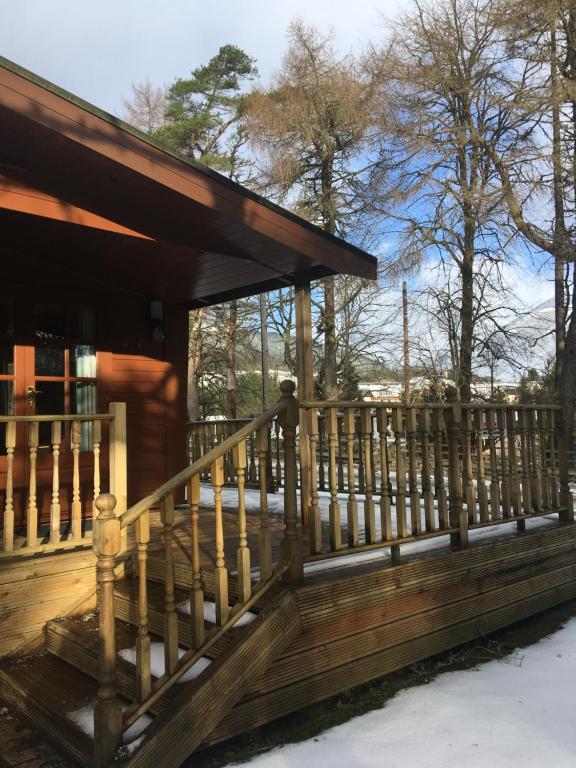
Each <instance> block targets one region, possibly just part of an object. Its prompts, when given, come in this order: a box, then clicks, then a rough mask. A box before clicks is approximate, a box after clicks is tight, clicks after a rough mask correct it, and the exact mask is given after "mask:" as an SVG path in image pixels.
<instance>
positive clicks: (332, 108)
mask: <svg viewBox="0 0 576 768" xmlns="http://www.w3.org/2000/svg"><path fill="white" fill-rule="evenodd" d="M288 38H289V46H288V51H287V53H286V55H285V56H284V59H283V62H282V67H281V70H280V72H279V74H278V75H277V76H276V77H275V79H274V81H273V83H272V85H271V87H270V88H269V89H267V90H265V91H264V90H259V91H255V92H254V93H253V94H252V95H251V97H250V98H249V99H248V101H247V103H246V112H245V115H244V119H245V123H246V126H247V128H248V131H249V134H250V138H251V141H252V144H253V147H254V149H255V151H256V152H257V153H258V155H259V159H260V163H261V166H262V171H263V176H262V185H263V189H264V191H268V192H270V193H272V194H273V195H275V196H276V198H277V199H278V200H280V201H281V202H283V203H284V204H287V205H289V206H290V207H291V208H292V209H293V210H295V211H296V212H297V213H298V214H300V215H302V216H304V217H305V218H307V219H309V220H310V221H312V222H314V223H315V224H317V225H318V226H320V227H322V228H323V229H324V230H325V231H326V232H328V233H329V234H331V235H336V234H338V235H340V236H344V237H345V236H347V235H348V234H349V233H350V232H351V231H352V228H353V227H355V226H357V224H358V222H359V221H360V220H361V218H362V213H363V211H362V209H361V207H360V206H359V205H358V187H359V185H360V184H361V180H362V177H363V174H364V173H365V170H366V167H365V165H366V158H365V154H366V152H367V150H368V144H369V137H370V128H371V126H372V103H373V102H372V96H373V90H372V82H371V80H370V79H369V78H367V77H366V76H365V74H364V73H363V72H362V71H361V69H360V67H359V66H358V64H357V62H356V61H355V60H354V58H353V57H352V56H350V55H348V56H343V57H340V56H338V54H337V52H336V50H335V48H334V45H333V40H332V37H331V36H330V35H328V36H323V35H322V34H320V32H319V31H318V30H316V29H314V28H311V27H306V26H305V25H304V24H303V23H302V22H301V21H294V22H293V23H292V24H291V26H290V29H289V33H288ZM335 290H336V289H335V284H334V280H333V279H332V278H326V279H324V281H323V294H324V295H323V300H322V303H321V305H319V308H320V328H321V332H322V335H323V339H324V352H323V356H322V376H321V378H322V380H323V382H324V388H325V396H326V397H328V398H334V397H336V396H337V369H338V350H337V319H336V316H337V308H336V296H335Z"/></svg>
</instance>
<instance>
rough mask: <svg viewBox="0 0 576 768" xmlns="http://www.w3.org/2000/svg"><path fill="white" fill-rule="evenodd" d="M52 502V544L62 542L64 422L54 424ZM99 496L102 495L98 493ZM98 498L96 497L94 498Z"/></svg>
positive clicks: (52, 437) (54, 422)
mask: <svg viewBox="0 0 576 768" xmlns="http://www.w3.org/2000/svg"><path fill="white" fill-rule="evenodd" d="M51 439H52V502H51V504H50V543H51V544H57V543H58V542H59V541H60V466H59V465H60V443H61V442H62V422H61V421H53V422H52V436H51ZM98 495H100V494H99V493H98ZM94 498H96V496H95V497H94Z"/></svg>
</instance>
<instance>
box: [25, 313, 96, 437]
mask: <svg viewBox="0 0 576 768" xmlns="http://www.w3.org/2000/svg"><path fill="white" fill-rule="evenodd" d="M35 337H36V342H35V364H34V367H35V391H36V394H35V399H36V413H37V414H56V413H67V414H73V413H78V414H82V413H95V412H96V408H97V403H96V346H95V340H96V321H95V314H94V311H93V310H91V309H69V308H65V307H60V306H57V305H48V304H41V305H38V306H37V307H36V316H35ZM91 440H92V435H91V425H90V424H83V425H82V440H81V446H80V447H81V450H88V449H89V448H90V446H91ZM40 442H41V444H42V445H48V444H49V442H50V425H49V424H41V425H40Z"/></svg>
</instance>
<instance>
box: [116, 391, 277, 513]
mask: <svg viewBox="0 0 576 768" xmlns="http://www.w3.org/2000/svg"><path fill="white" fill-rule="evenodd" d="M286 407H287V403H286V401H285V400H280V401H279V402H278V403H277V404H276V405H275V406H274V408H271V409H270V410H269V411H266V413H262V414H260V416H257V417H256V418H255V419H252V421H250V422H249V423H248V424H246V425H245V426H243V427H242V428H241V429H239V430H238V431H237V432H235V433H234V434H233V435H231V436H230V437H228V438H226V440H223V441H222V442H221V443H220V444H219V445H217V446H215V447H214V448H212V449H211V450H210V451H208V453H205V454H204V456H202V457H201V458H200V459H198V460H197V461H195V462H194V463H193V464H191V465H190V466H189V467H186V468H185V469H183V470H182V471H181V472H179V473H178V474H177V475H174V477H171V478H170V480H167V481H166V482H165V483H163V484H162V485H160V486H159V487H158V488H156V490H155V491H152V493H150V494H149V495H148V496H146V497H145V498H143V499H141V500H140V501H139V502H137V503H136V504H134V505H133V506H132V507H130V509H127V510H126V512H124V514H122V515H120V517H119V520H120V525H121V527H122V528H125V527H126V526H127V525H131V524H132V523H134V522H135V521H136V520H137V519H138V518H139V517H140V516H141V515H142V514H144V512H146V511H147V510H149V509H150V507H153V506H154V505H156V504H159V503H160V502H161V501H162V499H163V498H164V497H165V496H168V495H169V494H170V493H174V492H175V491H177V490H178V488H180V486H181V485H183V484H184V483H185V482H187V481H188V480H190V478H192V477H194V475H197V474H199V473H200V472H203V471H204V470H206V469H208V468H209V467H210V466H211V465H212V464H213V463H214V462H215V461H216V459H219V458H220V456H223V455H224V454H225V453H226V452H227V451H229V450H231V449H232V448H234V446H235V445H237V444H238V443H239V442H241V441H242V440H243V439H244V438H246V437H248V435H250V434H251V433H252V432H256V431H257V430H259V429H260V428H261V427H263V426H264V425H265V424H267V423H268V422H269V421H271V420H272V419H273V418H274V417H275V416H278V415H279V414H281V413H283V412H284V411H285V410H286Z"/></svg>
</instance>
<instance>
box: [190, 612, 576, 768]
mask: <svg viewBox="0 0 576 768" xmlns="http://www.w3.org/2000/svg"><path fill="white" fill-rule="evenodd" d="M574 616H576V600H572V601H570V602H568V603H564V604H562V605H560V606H557V607H555V608H551V609H549V610H548V611H544V612H543V613H540V614H538V615H537V616H533V617H531V618H529V619H525V620H524V621H521V622H518V623H517V624H513V625H512V626H509V627H506V628H505V629H502V630H499V631H498V632H494V633H492V634H490V635H489V636H486V637H482V638H479V639H478V640H474V641H472V642H470V643H466V644H464V645H461V646H458V647H457V648H454V649H452V650H450V651H446V652H444V653H441V654H438V655H437V656H433V657H431V658H429V659H426V660H425V661H421V662H418V663H416V664H413V665H412V666H410V667H406V668H405V669H402V670H400V671H398V672H394V673H392V674H389V675H385V676H384V677H381V678H379V679H378V680H375V681H373V682H371V683H368V684H366V685H362V686H359V687H357V688H353V689H352V690H350V691H346V692H345V693H342V694H339V695H337V696H333V697H332V698H330V699H327V700H326V701H324V702H322V703H320V704H315V705H313V706H310V707H307V708H306V709H302V710H300V711H299V712H295V713H294V714H292V715H288V716H286V717H283V718H280V719H279V720H276V721H274V722H272V723H269V724H268V725H265V726H261V727H260V728H258V729H257V730H255V731H252V732H250V733H246V734H243V735H242V736H238V737H236V738H235V739H231V740H229V741H227V742H224V743H223V744H219V745H216V746H215V747H211V748H210V749H207V750H204V751H203V752H198V753H196V754H195V755H194V756H193V757H192V758H190V760H189V761H187V762H186V763H184V766H188V768H220V767H221V766H225V765H228V764H230V763H243V762H246V761H248V760H250V759H251V758H252V757H255V756H256V755H259V754H261V753H263V752H268V751H269V750H271V749H273V748H274V747H278V746H281V745H283V744H290V743H294V742H299V741H305V740H307V739H311V738H314V737H315V736H317V735H318V734H319V733H321V732H322V731H325V730H327V729H328V728H333V727H334V726H336V725H339V724H340V723H344V722H347V721H348V720H350V719H351V718H353V717H358V716H359V715H363V714H365V713H366V712H370V711H371V710H374V709H379V708H381V707H383V706H384V705H385V704H386V702H388V701H389V700H390V699H391V698H393V697H394V696H395V695H396V694H397V693H399V692H400V691H403V690H406V689H407V688H411V687H413V686H416V685H423V684H425V683H429V682H430V681H431V680H433V679H434V678H435V677H436V676H437V675H439V674H441V673H442V672H451V671H456V670H463V669H470V668H472V667H476V666H478V665H479V664H483V663H485V662H487V661H493V660H494V659H502V658H504V657H510V656H512V657H514V656H515V657H516V658H517V661H518V663H519V664H520V663H521V661H522V653H521V649H522V648H525V647H526V646H528V645H532V644H533V643H536V642H538V641H539V640H541V639H542V638H543V637H546V636H548V635H550V634H552V633H553V632H556V631H557V630H558V629H560V628H561V627H562V626H563V625H564V624H565V623H566V622H567V621H568V620H569V619H571V618H572V617H574Z"/></svg>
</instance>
